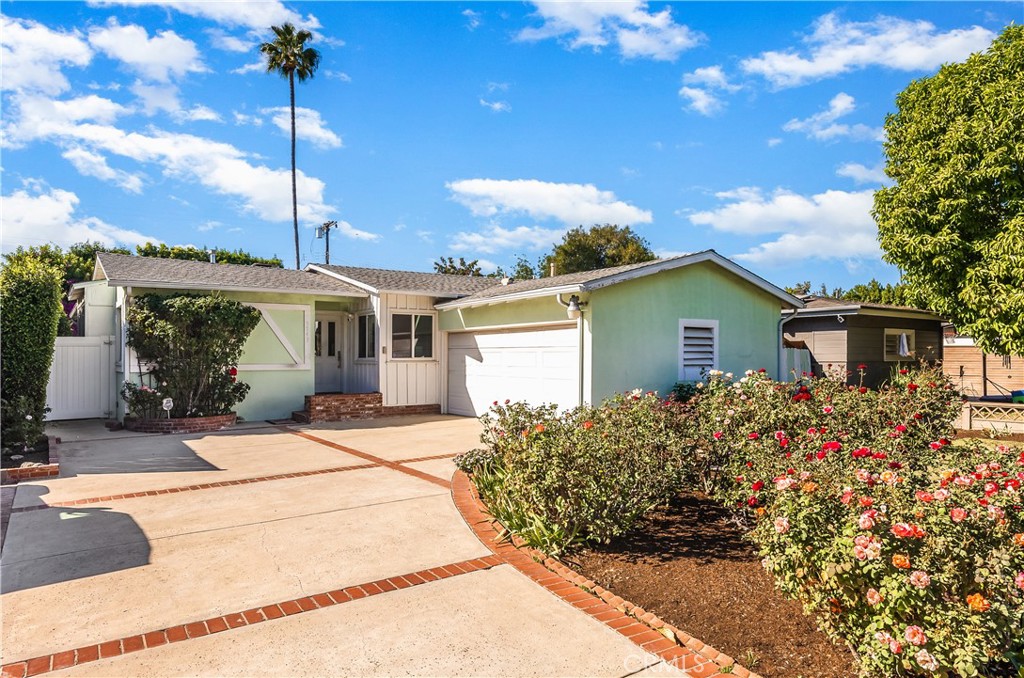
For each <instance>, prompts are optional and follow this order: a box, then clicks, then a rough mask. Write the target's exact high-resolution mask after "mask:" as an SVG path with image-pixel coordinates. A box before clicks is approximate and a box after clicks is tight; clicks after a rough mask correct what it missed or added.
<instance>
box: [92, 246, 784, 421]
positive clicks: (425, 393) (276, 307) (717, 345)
mask: <svg viewBox="0 0 1024 678" xmlns="http://www.w3.org/2000/svg"><path fill="white" fill-rule="evenodd" d="M209 291H215V292H219V293H221V294H224V295H225V296H227V297H229V298H232V299H237V300H238V301H241V302H244V303H247V304H250V305H252V306H254V307H256V308H258V309H259V310H260V312H261V313H262V315H263V318H262V320H261V322H260V324H259V326H258V327H257V328H256V330H255V331H254V332H253V334H252V336H251V337H250V338H249V341H248V343H247V344H246V346H245V349H244V351H243V355H242V358H241V361H240V364H239V366H238V371H239V378H240V379H241V380H243V381H245V382H247V383H249V384H251V386H252V389H251V390H250V392H249V395H248V397H247V398H246V399H245V401H243V402H242V403H240V404H239V406H238V413H239V415H240V416H242V417H244V418H246V419H250V420H253V419H279V418H283V417H288V416H290V415H291V414H292V413H294V416H295V417H296V418H297V419H300V420H314V421H316V420H325V419H332V418H341V417H350V416H367V415H371V414H382V413H383V414H389V413H403V412H449V413H452V414H461V415H468V416H476V415H479V414H482V413H483V412H485V411H486V410H487V408H488V407H489V406H490V405H491V403H492V402H493V401H495V400H505V399H512V400H526V401H528V402H531V403H534V404H539V403H542V402H553V403H556V404H558V405H559V406H560V407H573V406H575V405H578V404H579V403H581V402H583V403H594V402H600V401H601V400H602V399H604V398H606V397H608V396H611V395H613V394H614V393H616V392H622V391H626V390H630V389H633V388H641V389H644V390H657V391H659V392H661V393H665V392H667V391H668V390H669V389H670V388H671V387H672V386H673V385H674V384H675V383H676V382H677V381H697V380H699V379H701V377H702V373H703V372H704V371H705V370H708V369H721V370H725V371H731V372H734V373H737V374H739V373H741V372H742V371H743V370H746V369H756V368H761V367H764V368H766V369H767V370H768V371H769V373H771V374H773V375H775V374H777V372H778V367H777V365H778V361H779V347H780V333H779V327H780V312H781V311H783V310H784V309H786V310H792V309H800V308H802V307H803V303H802V302H801V301H800V300H799V299H797V298H795V297H793V296H791V295H789V294H787V293H786V292H785V291H783V290H781V289H779V288H778V287H776V286H775V285H772V284H771V283H769V282H767V281H765V280H764V279H762V278H760V277H758V276H756V275H754V274H753V273H751V272H750V271H747V270H746V269H744V268H742V267H740V266H738V265H737V264H735V263H733V262H732V261H730V260H728V259H726V258H725V257H722V256H721V255H719V254H717V253H716V252H714V251H713V250H707V251H704V252H698V253H695V254H688V255H683V256H679V257H673V258H668V259H659V260H655V261H650V262H646V263H643V264H633V265H628V266H618V267H615V268H609V269H603V270H598V271H588V272H585V273H571V274H567V275H558V276H553V277H548V278H540V279H535V280H508V279H505V280H500V279H497V278H487V277H479V276H477V277H472V276H459V275H443V274H434V273H418V272H411V271H391V270H383V269H373V268H359V267H352V266H333V265H319V264H311V265H309V266H307V267H306V269H305V270H303V271H294V270H286V269H278V268H268V267H262V266H239V265H232V264H214V263H207V262H194V261H178V260H169V259H157V258H147V257H134V256H126V255H118V254H109V253H101V254H99V255H97V259H96V266H95V273H94V276H93V281H92V282H89V283H82V284H79V285H76V286H75V288H74V295H75V296H76V298H77V299H78V300H79V305H80V308H81V309H82V313H83V315H84V318H83V327H84V329H85V332H86V333H87V334H92V335H96V336H99V335H103V336H106V335H109V336H113V337H114V342H115V344H116V346H115V359H114V363H115V365H114V368H113V369H114V370H115V371H116V374H115V379H114V383H115V384H120V383H122V382H123V381H124V380H125V379H137V378H138V375H139V373H140V372H141V371H144V367H145V366H140V365H138V361H137V360H136V359H135V358H134V356H133V355H132V352H131V350H130V349H129V348H128V347H127V346H126V345H125V343H124V336H125V333H124V323H125V317H126V309H127V304H129V303H130V300H131V298H132V297H134V296H137V295H139V294H143V293H147V292H168V293H170V292H209ZM366 394H372V395H369V396H368V395H366ZM303 405H305V407H304V409H301V410H300V409H299V408H300V407H302V406H303ZM117 415H118V416H119V417H123V415H124V409H123V404H120V405H119V406H118V411H117Z"/></svg>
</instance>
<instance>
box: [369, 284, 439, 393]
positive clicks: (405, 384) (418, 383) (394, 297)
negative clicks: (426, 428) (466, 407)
mask: <svg viewBox="0 0 1024 678" xmlns="http://www.w3.org/2000/svg"><path fill="white" fill-rule="evenodd" d="M395 313H418V314H423V315H432V316H434V338H433V349H434V350H433V353H434V355H433V357H432V358H403V359H398V360H395V359H393V358H392V357H391V316H392V315H393V314H395ZM377 318H378V323H379V325H378V326H379V328H380V338H379V342H380V345H381V351H380V358H381V361H380V365H379V369H380V383H381V385H382V386H383V388H381V393H382V395H383V399H384V404H385V405H387V406H394V405H436V404H438V403H440V402H441V351H442V346H441V336H440V332H439V331H438V328H437V324H438V323H437V311H436V310H435V309H434V299H433V298H432V297H425V296H416V295H410V294H382V295H380V298H379V301H378V313H377ZM385 349H386V350H385Z"/></svg>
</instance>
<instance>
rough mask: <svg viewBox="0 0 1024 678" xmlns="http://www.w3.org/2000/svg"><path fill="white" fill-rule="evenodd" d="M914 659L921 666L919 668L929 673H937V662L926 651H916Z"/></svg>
mask: <svg viewBox="0 0 1024 678" xmlns="http://www.w3.org/2000/svg"><path fill="white" fill-rule="evenodd" d="M914 659H916V660H917V663H918V664H920V665H921V668H923V669H928V670H929V671H937V670H938V669H939V660H938V659H936V658H935V657H933V656H932V654H931V653H930V652H929V651H928V650H918V652H917V654H915V655H914Z"/></svg>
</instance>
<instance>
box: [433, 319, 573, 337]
mask: <svg viewBox="0 0 1024 678" xmlns="http://www.w3.org/2000/svg"><path fill="white" fill-rule="evenodd" d="M575 322H576V321H574V320H545V321H543V322H526V323H514V324H512V323H509V324H502V325H480V326H479V327H476V326H474V327H460V328H458V329H453V330H442V332H443V333H444V334H462V333H464V332H500V331H502V330H520V329H531V328H538V329H541V328H548V327H572V326H573V325H574V324H575Z"/></svg>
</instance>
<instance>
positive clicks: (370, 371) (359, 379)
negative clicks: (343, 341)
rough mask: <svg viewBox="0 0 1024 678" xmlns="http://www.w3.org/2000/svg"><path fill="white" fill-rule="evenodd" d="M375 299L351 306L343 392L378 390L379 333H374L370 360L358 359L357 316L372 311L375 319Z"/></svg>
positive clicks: (376, 304) (372, 391)
mask: <svg viewBox="0 0 1024 678" xmlns="http://www.w3.org/2000/svg"><path fill="white" fill-rule="evenodd" d="M377 306H378V303H377V297H372V298H367V299H358V300H356V301H355V302H354V303H353V305H352V314H353V317H352V320H351V322H349V344H348V345H349V349H350V350H349V351H348V355H347V356H345V361H344V366H345V374H344V377H343V378H344V380H345V391H346V392H347V393H374V392H376V391H379V390H380V359H379V356H380V347H381V336H382V335H381V332H380V331H377V332H375V336H374V347H373V355H374V357H373V358H371V359H366V358H364V359H359V357H358V355H359V353H358V352H359V314H361V313H366V312H367V311H372V312H373V314H374V315H375V316H377V317H379V316H378V315H377V313H378V309H377Z"/></svg>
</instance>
